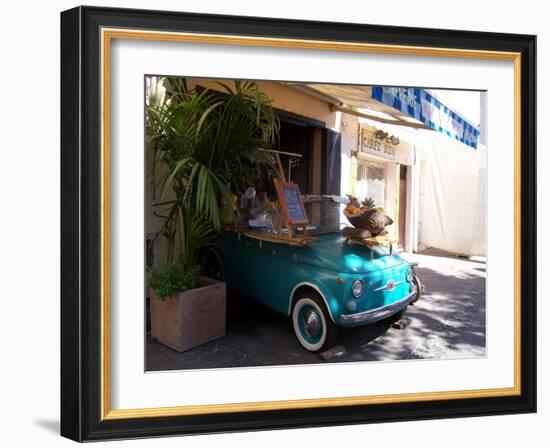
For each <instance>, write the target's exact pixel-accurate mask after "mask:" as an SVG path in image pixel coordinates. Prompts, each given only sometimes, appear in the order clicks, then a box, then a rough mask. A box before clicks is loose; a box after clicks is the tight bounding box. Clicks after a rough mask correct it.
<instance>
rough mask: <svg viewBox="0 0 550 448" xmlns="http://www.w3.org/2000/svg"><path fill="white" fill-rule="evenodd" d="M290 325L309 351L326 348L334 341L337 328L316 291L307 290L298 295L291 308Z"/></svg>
mask: <svg viewBox="0 0 550 448" xmlns="http://www.w3.org/2000/svg"><path fill="white" fill-rule="evenodd" d="M292 325H293V327H294V333H295V334H296V338H297V339H298V341H299V342H300V344H302V347H304V348H305V349H306V350H308V351H310V352H319V351H324V350H327V349H329V348H330V347H332V346H333V345H334V344H335V343H336V336H337V333H338V329H337V328H336V325H334V323H333V322H332V321H331V320H330V316H329V314H328V310H327V308H326V306H325V304H324V302H323V299H322V298H321V297H320V296H319V294H317V293H316V292H313V291H311V292H309V291H308V292H305V293H302V294H300V295H299V296H298V298H297V300H296V303H295V304H294V308H293V310H292Z"/></svg>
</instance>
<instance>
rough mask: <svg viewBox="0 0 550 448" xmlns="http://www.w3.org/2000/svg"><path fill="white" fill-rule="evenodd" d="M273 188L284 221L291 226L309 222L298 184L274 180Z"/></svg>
mask: <svg viewBox="0 0 550 448" xmlns="http://www.w3.org/2000/svg"><path fill="white" fill-rule="evenodd" d="M275 189H276V190H277V196H279V204H280V205H281V210H282V211H283V214H284V217H285V221H286V223H287V224H288V225H291V226H295V225H300V224H304V225H307V224H309V220H308V219H307V215H306V209H305V207H304V202H303V201H302V195H301V194H300V188H299V187H298V185H297V184H293V183H289V182H281V181H279V180H275Z"/></svg>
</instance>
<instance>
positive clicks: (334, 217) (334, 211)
mask: <svg viewBox="0 0 550 448" xmlns="http://www.w3.org/2000/svg"><path fill="white" fill-rule="evenodd" d="M302 200H303V202H304V207H305V209H306V214H307V217H308V220H309V225H308V226H307V231H308V234H309V235H311V236H322V235H330V234H334V233H340V232H341V231H342V229H343V228H344V227H347V226H349V225H350V224H349V222H348V221H347V219H346V217H345V215H344V213H343V210H344V208H345V206H346V204H348V203H349V200H348V198H346V197H344V196H336V195H317V194H309V195H303V196H302Z"/></svg>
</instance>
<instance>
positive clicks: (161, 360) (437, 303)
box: [146, 252, 485, 370]
mask: <svg viewBox="0 0 550 448" xmlns="http://www.w3.org/2000/svg"><path fill="white" fill-rule="evenodd" d="M403 257H404V258H406V259H407V261H411V262H412V261H416V262H418V267H417V274H418V276H419V277H420V279H421V281H422V282H423V283H424V285H425V290H424V291H423V293H422V297H421V299H420V300H419V301H418V302H417V303H416V304H415V305H413V306H409V308H408V310H407V313H406V315H405V318H404V319H403V320H402V323H403V324H404V325H405V328H403V329H399V328H395V326H392V325H391V323H390V322H379V323H376V324H372V325H369V326H366V327H359V328H353V329H340V330H339V338H338V342H337V344H338V345H337V346H336V347H335V348H334V349H333V350H330V351H329V352H327V353H325V354H324V356H319V355H317V354H312V353H309V352H307V351H305V350H303V349H302V348H301V346H300V345H299V343H298V341H297V340H296V338H295V336H294V332H293V330H292V324H291V322H290V319H288V318H286V317H285V316H281V315H279V314H276V313H274V312H272V311H270V310H268V309H266V308H265V307H262V306H260V305H256V304H255V303H253V302H250V301H246V300H245V299H242V298H238V297H231V298H230V300H231V303H232V305H230V306H229V307H228V328H227V336H226V337H224V338H222V339H219V340H217V341H213V342H210V343H208V344H205V345H203V346H201V347H197V348H195V349H192V350H189V351H187V352H184V353H177V352H175V351H173V350H171V349H170V348H168V347H165V346H164V345H162V344H159V343H158V342H156V341H153V340H152V339H151V338H150V337H148V338H147V353H146V363H147V370H172V369H200V368H220V367H244V366H268V365H289V364H311V363H323V362H346V361H348V362H349V361H390V360H406V359H456V358H471V357H480V356H485V263H484V262H483V261H479V262H477V261H471V260H468V259H463V258H457V257H448V256H441V254H439V253H436V252H431V253H425V254H414V255H409V254H403Z"/></svg>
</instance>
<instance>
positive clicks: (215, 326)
mask: <svg viewBox="0 0 550 448" xmlns="http://www.w3.org/2000/svg"><path fill="white" fill-rule="evenodd" d="M225 291H226V289H225V283H223V282H219V281H216V280H212V279H210V278H207V277H199V278H198V286H197V288H195V289H191V290H189V291H185V292H182V293H178V294H176V295H175V296H173V297H170V298H167V299H166V300H160V299H159V298H158V297H156V295H155V293H154V292H152V294H151V303H150V305H151V337H152V338H153V339H155V340H157V341H159V342H161V343H162V344H164V345H167V346H168V347H170V348H172V349H174V350H177V351H178V352H183V351H185V350H189V349H191V348H193V347H197V346H199V345H202V344H205V343H207V342H210V341H213V340H214V339H218V338H221V337H223V336H225V314H226V294H225Z"/></svg>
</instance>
